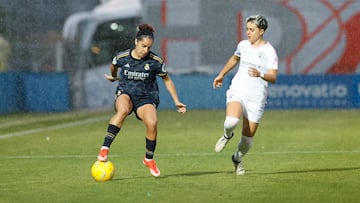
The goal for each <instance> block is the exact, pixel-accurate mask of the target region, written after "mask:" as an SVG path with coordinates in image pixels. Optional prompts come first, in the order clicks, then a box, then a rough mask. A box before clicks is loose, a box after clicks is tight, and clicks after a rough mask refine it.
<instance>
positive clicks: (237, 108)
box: [213, 15, 278, 175]
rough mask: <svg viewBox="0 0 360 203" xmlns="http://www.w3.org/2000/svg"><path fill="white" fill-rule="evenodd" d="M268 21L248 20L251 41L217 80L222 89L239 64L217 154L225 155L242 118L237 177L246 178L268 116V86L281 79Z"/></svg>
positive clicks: (240, 46) (215, 84)
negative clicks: (245, 162) (257, 134)
mask: <svg viewBox="0 0 360 203" xmlns="http://www.w3.org/2000/svg"><path fill="white" fill-rule="evenodd" d="M267 26H268V23H267V20H266V19H265V18H264V17H263V16H261V15H254V16H250V17H248V18H247V19H246V34H247V38H248V39H247V40H242V41H240V43H239V44H238V46H237V49H236V51H235V53H234V55H233V56H231V57H230V58H229V60H228V61H227V63H226V64H225V66H224V67H223V69H222V70H221V71H220V73H219V74H218V75H217V77H216V78H215V79H214V82H213V87H214V88H218V87H221V86H222V81H223V79H224V76H225V75H226V74H227V73H228V72H229V71H231V70H232V69H233V68H234V67H235V66H236V64H238V63H240V64H239V68H238V71H237V73H236V74H235V76H234V78H233V79H232V81H231V85H230V87H229V89H228V90H227V92H226V118H225V121H224V135H223V136H221V137H220V139H219V140H218V141H217V142H216V145H215V151H216V152H221V151H222V150H223V149H224V148H225V146H226V144H227V143H228V141H229V140H230V139H231V138H232V137H233V135H234V133H233V131H234V129H235V127H236V126H237V124H238V123H239V122H240V119H241V118H242V119H243V121H242V123H243V124H242V136H241V139H240V141H239V143H238V149H237V151H236V152H235V153H234V154H233V155H232V161H233V163H234V166H235V172H236V174H237V175H244V174H245V169H244V168H243V165H242V158H243V157H244V156H245V155H246V153H247V152H248V151H249V149H250V147H251V145H252V141H253V137H254V136H255V132H256V129H257V128H258V126H259V123H260V120H261V117H262V115H263V112H264V108H265V104H266V98H267V87H268V82H271V83H275V81H276V79H277V69H278V57H277V53H276V50H275V49H274V48H273V46H272V45H271V44H270V43H269V42H268V41H265V40H264V39H263V36H264V33H265V31H266V29H267Z"/></svg>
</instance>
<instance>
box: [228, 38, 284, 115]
mask: <svg viewBox="0 0 360 203" xmlns="http://www.w3.org/2000/svg"><path fill="white" fill-rule="evenodd" d="M234 55H236V56H238V57H240V63H239V68H238V71H237V72H236V74H235V76H234V78H233V79H232V81H231V85H230V88H229V89H230V90H231V91H234V93H235V94H237V95H240V96H241V97H243V98H244V99H246V100H247V101H251V104H249V105H250V106H253V107H255V106H258V107H262V108H263V107H264V106H265V103H266V97H267V87H268V82H267V81H265V80H264V79H262V78H261V77H251V76H249V74H248V69H249V67H254V68H256V69H257V70H258V71H260V72H261V73H267V72H268V70H269V69H276V70H277V69H278V57H277V54H276V51H275V49H274V47H273V46H272V45H271V44H270V43H269V42H266V43H265V44H264V45H263V46H260V47H253V46H252V45H251V43H250V41H249V40H243V41H241V42H240V43H239V44H238V46H237V49H236V51H235V53H234ZM254 105H255V106H254ZM255 108H256V107H255Z"/></svg>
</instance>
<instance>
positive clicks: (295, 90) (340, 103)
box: [267, 75, 360, 109]
mask: <svg viewBox="0 0 360 203" xmlns="http://www.w3.org/2000/svg"><path fill="white" fill-rule="evenodd" d="M359 94H360V76H359V75H297V76H284V75H281V76H279V77H278V81H277V82H276V84H270V85H269V95H268V103H267V108H275V109H278V108H281V109H294V108H320V109H322V108H326V109H327V108H359V107H360V96H359Z"/></svg>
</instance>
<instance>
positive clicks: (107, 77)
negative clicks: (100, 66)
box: [104, 74, 119, 82]
mask: <svg viewBox="0 0 360 203" xmlns="http://www.w3.org/2000/svg"><path fill="white" fill-rule="evenodd" d="M104 76H105V78H106V79H107V80H109V81H111V82H114V81H117V80H119V78H118V77H113V76H111V75H107V74H104Z"/></svg>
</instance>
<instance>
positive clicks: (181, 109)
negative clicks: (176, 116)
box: [175, 102, 186, 113]
mask: <svg viewBox="0 0 360 203" xmlns="http://www.w3.org/2000/svg"><path fill="white" fill-rule="evenodd" d="M175 105H176V107H177V111H178V112H179V113H185V112H186V105H185V104H183V103H181V102H176V104H175Z"/></svg>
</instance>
